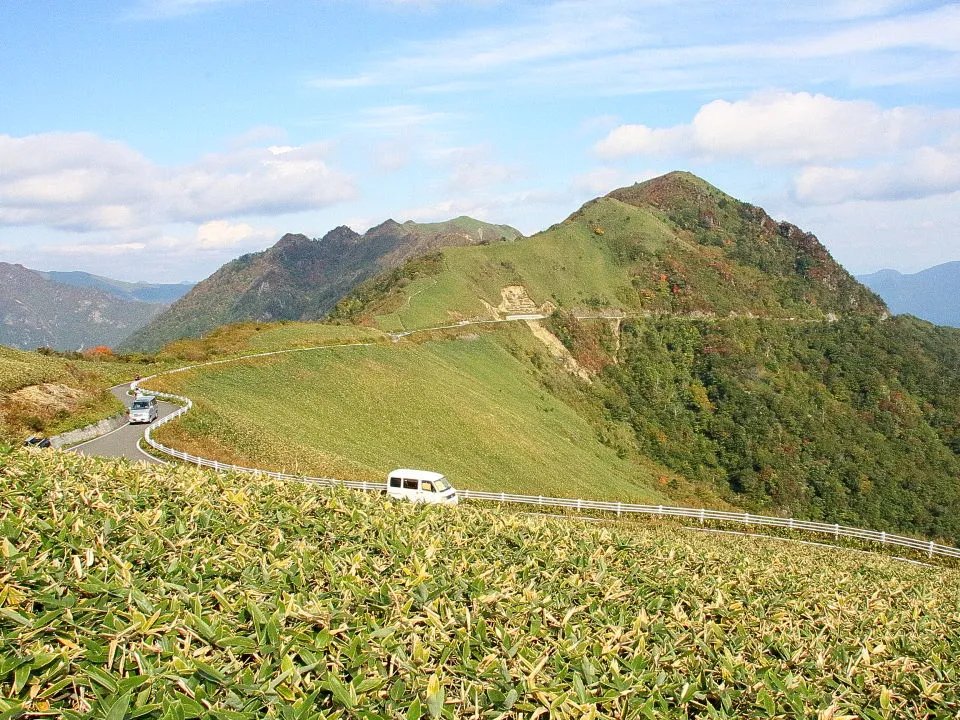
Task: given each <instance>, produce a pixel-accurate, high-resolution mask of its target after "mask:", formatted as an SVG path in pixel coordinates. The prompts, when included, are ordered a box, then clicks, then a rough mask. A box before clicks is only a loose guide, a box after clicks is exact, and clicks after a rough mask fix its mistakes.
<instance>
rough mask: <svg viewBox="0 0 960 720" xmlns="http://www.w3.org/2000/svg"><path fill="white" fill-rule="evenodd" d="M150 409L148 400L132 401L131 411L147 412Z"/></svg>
mask: <svg viewBox="0 0 960 720" xmlns="http://www.w3.org/2000/svg"><path fill="white" fill-rule="evenodd" d="M149 407H150V401H148V400H134V402H133V409H134V410H147V409H148V408H149Z"/></svg>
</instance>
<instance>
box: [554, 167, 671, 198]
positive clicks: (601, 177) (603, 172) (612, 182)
mask: <svg viewBox="0 0 960 720" xmlns="http://www.w3.org/2000/svg"><path fill="white" fill-rule="evenodd" d="M651 177H653V176H651ZM644 179H646V178H644ZM633 180H636V178H633V179H632V180H631V182H632V181H633ZM625 184H626V174H625V173H624V172H623V171H622V170H618V169H617V168H612V167H599V168H594V169H593V170H590V171H589V172H585V173H583V174H582V175H578V176H577V177H575V178H574V179H573V189H574V191H576V192H577V193H587V194H589V195H591V196H598V195H606V194H607V193H608V192H610V191H611V190H615V189H616V188H618V187H620V186H622V185H625Z"/></svg>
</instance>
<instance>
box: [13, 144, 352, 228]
mask: <svg viewBox="0 0 960 720" xmlns="http://www.w3.org/2000/svg"><path fill="white" fill-rule="evenodd" d="M329 150H330V147H329V145H328V144H326V143H315V144H311V145H306V146H303V147H289V146H283V147H280V146H274V147H271V148H267V149H265V148H238V149H235V150H232V151H230V152H228V153H224V154H210V155H206V156H204V157H202V158H201V159H200V160H198V161H197V162H195V163H193V164H191V165H185V166H180V167H172V168H165V167H161V166H158V165H155V164H153V163H151V162H150V161H149V160H147V159H146V158H145V157H143V156H142V155H140V154H139V153H137V152H136V151H134V150H132V149H131V148H129V147H128V146H126V145H124V144H123V143H119V142H114V141H107V140H103V139H102V138H99V137H98V136H96V135H93V134H91V133H47V134H42V135H31V136H28V137H23V138H14V137H10V136H6V135H0V225H46V226H48V227H52V228H58V229H67V230H73V231H79V232H89V231H93V230H99V229H123V228H133V227H136V226H143V225H157V224H163V223H168V222H179V221H185V220H186V221H193V222H204V221H207V220H211V219H215V218H225V217H236V216H240V215H252V214H258V215H271V214H281V213H290V212H299V211H304V210H312V209H318V208H323V207H327V206H330V205H333V204H336V203H339V202H343V201H346V200H349V199H351V198H353V197H354V194H355V190H354V186H353V182H352V180H351V179H350V178H349V177H347V176H346V175H344V174H343V173H340V172H338V171H336V170H333V169H331V168H330V167H329V166H328V165H327V163H326V160H325V157H326V155H327V154H328V153H329Z"/></svg>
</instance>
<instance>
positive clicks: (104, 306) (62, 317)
mask: <svg viewBox="0 0 960 720" xmlns="http://www.w3.org/2000/svg"><path fill="white" fill-rule="evenodd" d="M164 307H165V306H164V305H161V304H157V303H148V302H144V301H141V300H131V299H124V298H122V297H118V296H117V295H114V294H112V293H108V292H105V291H104V290H101V289H98V288H96V287H77V286H75V285H73V284H68V283H63V282H58V281H56V280H53V279H49V278H48V277H46V276H45V273H42V272H40V271H36V270H31V269H30V268H26V267H24V266H23V265H12V264H10V263H4V262H0V345H7V346H10V347H16V348H21V349H25V350H30V349H35V348H37V347H51V348H54V349H56V350H79V349H83V348H85V347H91V346H95V345H106V346H109V347H115V346H116V345H117V344H118V343H120V341H122V340H123V339H124V338H125V337H127V336H128V335H129V334H130V333H131V332H133V331H134V330H135V329H136V328H138V327H141V326H143V325H145V324H146V323H147V322H148V321H150V320H151V319H152V318H153V317H155V316H156V315H158V314H159V313H161V312H162V311H163V309H164Z"/></svg>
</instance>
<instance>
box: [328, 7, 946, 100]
mask: <svg viewBox="0 0 960 720" xmlns="http://www.w3.org/2000/svg"><path fill="white" fill-rule="evenodd" d="M510 9H511V12H510V14H509V22H502V23H500V24H499V25H496V26H486V27H473V28H469V29H466V30H464V31H462V32H459V33H453V34H449V35H445V36H443V37H442V38H441V39H437V40H433V41H429V42H419V43H412V44H408V45H407V46H406V47H401V48H400V50H399V51H398V52H397V54H395V55H393V56H391V57H389V58H388V59H385V60H378V61H375V62H372V63H371V64H370V66H369V67H368V68H367V69H366V70H364V71H361V72H358V74H356V75H354V76H351V77H345V78H329V79H321V80H316V81H313V83H312V84H313V85H314V86H315V87H320V88H324V89H326V88H335V87H359V86H367V85H381V86H391V87H407V88H410V87H413V88H415V89H416V90H418V91H429V92H449V93H453V92H468V91H471V90H476V89H489V88H496V89H501V90H502V89H503V88H506V87H514V88H517V87H522V88H524V89H528V88H537V89H542V90H543V91H545V92H549V93H551V94H552V95H556V94H557V93H558V92H577V93H582V92H583V91H584V90H586V92H588V93H589V94H597V95H604V94H612V95H623V94H625V93H646V92H654V91H677V90H681V89H688V90H689V89H701V90H702V89H707V90H714V91H715V90H717V89H718V88H721V87H722V88H731V87H738V88H755V87H762V86H764V85H778V84H782V82H783V77H784V72H787V73H789V75H790V77H791V78H793V80H794V81H795V82H796V84H797V85H800V86H803V85H813V84H820V83H824V82H827V81H830V80H847V81H849V80H850V79H851V78H856V81H857V83H862V84H869V85H872V84H896V83H903V82H915V81H916V80H917V79H919V78H930V77H938V78H939V79H940V80H941V81H942V80H944V79H946V78H956V77H957V76H958V73H960V67H958V64H957V62H955V55H956V53H960V6H957V5H956V4H955V3H949V4H944V5H943V6H942V7H934V8H930V7H929V6H927V5H926V4H920V3H900V2H887V1H886V0H881V1H879V2H872V1H871V0H850V1H848V2H843V3H834V4H831V5H830V6H829V7H828V6H826V5H825V6H823V7H818V8H817V9H816V10H813V9H812V6H811V8H809V9H808V8H806V7H803V5H802V4H801V6H800V7H799V8H798V7H797V5H796V4H791V3H762V4H760V5H759V6H757V8H756V13H755V14H754V15H751V14H749V13H738V14H734V15H733V16H731V14H730V12H729V9H728V8H726V7H725V6H724V5H723V4H722V3H721V4H717V3H708V2H703V1H702V0H677V1H676V2H669V3H668V2H662V1H661V0H647V1H644V2H637V1H635V0H556V1H554V2H544V3H516V4H511V5H510ZM733 18H736V19H735V20H734V19H733ZM768 38H769V39H768ZM944 75H945V77H944ZM574 88H576V90H573V89H574Z"/></svg>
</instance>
